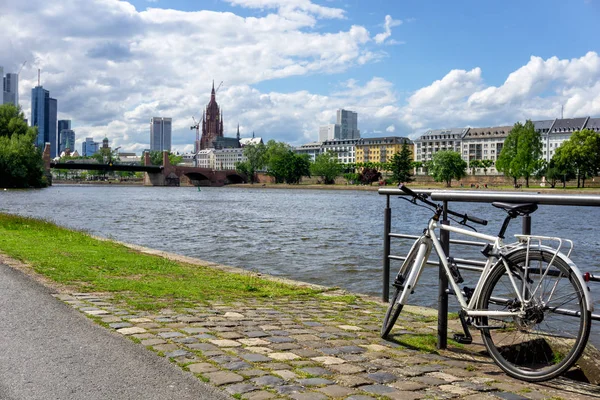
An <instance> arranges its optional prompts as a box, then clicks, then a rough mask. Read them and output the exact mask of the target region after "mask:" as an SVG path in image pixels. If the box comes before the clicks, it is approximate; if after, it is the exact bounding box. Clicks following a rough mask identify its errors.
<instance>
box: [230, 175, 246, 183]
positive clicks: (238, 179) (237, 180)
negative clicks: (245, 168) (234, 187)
mask: <svg viewBox="0 0 600 400" xmlns="http://www.w3.org/2000/svg"><path fill="white" fill-rule="evenodd" d="M226 179H227V183H231V184H233V183H246V182H247V179H246V178H245V177H243V176H241V175H238V174H229V175H227V176H226Z"/></svg>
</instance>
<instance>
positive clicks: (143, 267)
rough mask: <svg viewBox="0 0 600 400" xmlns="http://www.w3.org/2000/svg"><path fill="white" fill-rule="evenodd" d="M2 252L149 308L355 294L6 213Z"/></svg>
mask: <svg viewBox="0 0 600 400" xmlns="http://www.w3.org/2000/svg"><path fill="white" fill-rule="evenodd" d="M0 252H3V253H4V254H6V255H8V256H9V257H12V258H15V259H17V260H20V261H22V262H24V263H26V264H28V265H31V267H32V268H33V270H34V271H35V272H37V273H39V274H41V275H44V276H45V277H47V278H49V279H51V280H52V281H55V282H57V283H59V284H61V285H64V286H67V287H68V289H69V290H72V291H75V292H112V293H114V295H115V297H116V298H117V299H119V298H120V299H121V300H124V301H126V302H127V303H128V304H129V305H131V306H133V307H135V308H137V309H144V310H155V309H161V308H165V307H173V308H177V307H190V306H193V305H194V304H197V303H203V302H206V301H209V300H211V301H214V300H219V301H223V302H234V301H236V300H239V299H241V298H248V297H254V298H277V297H280V296H287V297H296V298H307V297H314V296H319V297H323V298H324V299H335V300H337V301H340V300H341V301H346V302H353V301H355V300H356V299H355V297H354V296H337V297H329V296H321V295H320V294H321V293H322V292H323V291H322V290H317V289H314V288H307V287H297V286H293V285H289V284H285V283H281V282H277V281H274V280H269V279H263V278H260V277H259V276H257V275H256V274H254V273H251V272H248V273H247V274H243V273H240V274H237V273H231V272H225V271H221V270H219V269H215V268H210V267H204V266H198V265H191V264H186V263H181V262H176V261H172V260H168V259H165V258H162V257H158V256H153V255H148V254H143V253H140V252H138V251H135V250H132V249H130V248H128V247H126V246H124V245H121V244H118V243H114V242H110V241H104V240H99V239H95V238H93V237H91V236H90V235H88V234H86V233H84V232H78V231H72V230H68V229H64V228H61V227H58V226H56V225H55V224H53V223H49V222H46V221H40V220H36V219H32V218H25V217H19V216H14V215H10V214H4V213H0Z"/></svg>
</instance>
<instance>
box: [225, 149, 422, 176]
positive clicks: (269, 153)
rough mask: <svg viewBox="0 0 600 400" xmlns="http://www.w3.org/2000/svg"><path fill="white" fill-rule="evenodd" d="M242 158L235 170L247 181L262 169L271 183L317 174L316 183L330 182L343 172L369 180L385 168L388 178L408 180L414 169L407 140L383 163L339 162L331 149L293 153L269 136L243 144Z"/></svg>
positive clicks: (345, 174)
mask: <svg viewBox="0 0 600 400" xmlns="http://www.w3.org/2000/svg"><path fill="white" fill-rule="evenodd" d="M243 152H244V157H245V158H246V160H245V161H242V162H238V163H236V170H237V171H238V172H240V173H243V174H244V175H246V176H247V177H248V180H249V181H250V182H251V183H254V182H255V181H256V173H257V172H264V173H266V174H267V175H269V176H271V177H273V178H274V180H275V183H288V184H297V183H299V182H300V180H301V179H302V177H305V176H306V177H318V178H319V181H320V183H323V184H333V183H335V179H336V178H338V177H340V176H343V177H344V178H345V179H346V180H347V181H348V182H349V183H355V184H358V183H361V184H370V183H372V182H377V181H380V180H381V179H382V174H381V171H389V172H391V174H392V177H391V180H393V181H395V182H408V181H410V180H412V178H411V177H412V171H413V169H414V165H413V161H412V155H411V151H410V148H409V147H408V144H406V143H405V144H403V146H402V150H401V151H400V152H398V153H396V154H394V156H393V157H392V158H391V160H390V161H389V162H387V163H380V162H365V163H347V164H342V163H341V162H340V161H339V159H338V156H337V154H336V153H335V152H330V151H329V152H325V153H322V154H319V155H317V156H316V157H315V160H314V161H311V158H310V156H309V155H308V154H297V153H295V152H294V150H293V148H292V147H291V146H290V145H288V144H286V143H283V142H277V141H275V140H269V141H268V142H267V144H263V143H259V144H252V145H247V146H246V147H244V150H243Z"/></svg>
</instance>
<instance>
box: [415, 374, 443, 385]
mask: <svg viewBox="0 0 600 400" xmlns="http://www.w3.org/2000/svg"><path fill="white" fill-rule="evenodd" d="M413 381H415V382H421V383H423V384H425V385H427V386H439V385H443V384H445V383H447V382H446V381H445V380H443V379H438V378H434V377H433V376H427V375H423V376H417V377H415V378H413Z"/></svg>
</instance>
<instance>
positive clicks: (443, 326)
mask: <svg viewBox="0 0 600 400" xmlns="http://www.w3.org/2000/svg"><path fill="white" fill-rule="evenodd" d="M447 209H448V202H447V201H444V213H443V215H442V218H443V220H442V224H444V225H449V224H450V221H448V213H447V211H446V210H447ZM440 242H441V245H442V249H443V250H444V253H445V255H446V257H448V255H449V254H450V232H449V231H444V230H440ZM447 289H448V276H446V271H445V270H444V265H443V264H442V261H441V260H440V266H439V287H438V333H437V348H438V349H440V350H443V349H446V348H447V347H448V291H447Z"/></svg>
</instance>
